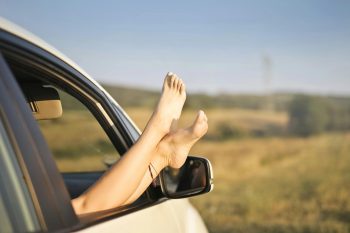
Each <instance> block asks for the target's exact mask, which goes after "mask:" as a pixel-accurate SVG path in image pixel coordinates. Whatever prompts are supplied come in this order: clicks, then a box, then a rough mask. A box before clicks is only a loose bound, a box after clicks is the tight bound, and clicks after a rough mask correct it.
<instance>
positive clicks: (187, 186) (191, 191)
mask: <svg viewBox="0 0 350 233" xmlns="http://www.w3.org/2000/svg"><path fill="white" fill-rule="evenodd" d="M159 179H160V186H161V189H162V193H163V195H164V196H165V197H168V198H171V199H177V198H185V197H190V196H196V195H200V194H203V193H207V192H210V191H211V190H212V189H213V187H214V184H213V171H212V167H211V164H210V161H209V160H208V159H206V158H202V157H195V156H188V157H187V160H186V162H185V164H184V165H183V166H182V167H181V168H179V169H174V168H171V167H166V168H165V169H163V170H162V172H161V173H160V176H159Z"/></svg>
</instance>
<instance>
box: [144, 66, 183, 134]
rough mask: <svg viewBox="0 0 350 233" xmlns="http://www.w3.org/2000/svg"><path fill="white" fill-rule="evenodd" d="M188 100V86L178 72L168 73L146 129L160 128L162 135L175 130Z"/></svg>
mask: <svg viewBox="0 0 350 233" xmlns="http://www.w3.org/2000/svg"><path fill="white" fill-rule="evenodd" d="M185 100H186V88H185V84H184V83H183V81H182V80H181V79H180V78H178V77H177V75H176V74H173V73H170V72H169V73H168V74H167V75H166V77H165V79H164V83H163V88H162V95H161V97H160V99H159V102H158V104H157V107H156V109H155V111H154V112H153V114H152V116H151V119H150V120H149V122H148V124H147V126H146V129H145V130H147V129H148V128H152V130H154V126H156V128H158V129H160V131H161V134H162V137H163V136H165V135H166V134H167V133H169V132H170V131H174V130H175V128H176V125H177V121H178V120H179V118H180V115H181V111H182V107H183V105H184V103H185ZM150 126H152V127H150Z"/></svg>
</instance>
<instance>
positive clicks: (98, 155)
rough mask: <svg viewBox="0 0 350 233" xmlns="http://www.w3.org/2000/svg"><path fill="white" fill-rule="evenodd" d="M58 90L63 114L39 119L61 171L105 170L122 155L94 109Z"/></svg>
mask: <svg viewBox="0 0 350 233" xmlns="http://www.w3.org/2000/svg"><path fill="white" fill-rule="evenodd" d="M56 90H57V89H56ZM57 91H58V93H59V96H60V99H61V104H62V110H63V113H62V116H61V117H60V118H56V119H50V120H39V121H38V123H39V125H40V128H41V130H42V132H43V134H44V136H45V139H46V141H47V143H48V145H49V147H50V148H51V151H52V153H53V155H54V158H55V160H56V162H57V165H58V167H59V169H60V171H61V172H83V171H84V172H87V171H101V170H105V169H106V168H107V164H112V163H113V162H115V161H116V160H117V159H118V158H119V157H120V156H119V153H118V152H117V151H116V149H115V147H114V146H113V144H112V143H111V141H110V140H109V138H108V136H107V135H106V133H105V131H104V130H103V129H102V127H101V125H100V124H99V123H98V121H97V120H96V119H95V117H94V116H93V115H92V113H91V112H90V111H89V110H88V109H87V108H86V107H85V106H84V105H83V104H82V103H81V102H80V101H79V100H77V99H76V98H75V97H73V96H71V95H69V94H67V93H66V92H63V91H60V90H57Z"/></svg>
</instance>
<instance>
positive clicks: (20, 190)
mask: <svg viewBox="0 0 350 233" xmlns="http://www.w3.org/2000/svg"><path fill="white" fill-rule="evenodd" d="M0 219H1V227H0V232H34V231H39V229H40V227H39V222H38V219H37V217H36V214H35V210H34V206H33V203H32V201H31V197H30V194H29V191H28V188H27V186H26V183H25V182H24V180H23V174H22V172H21V169H20V167H19V164H18V162H17V160H16V155H15V153H14V151H13V149H12V146H11V144H10V140H9V138H8V136H7V134H6V131H5V129H4V127H3V124H2V123H1V121H0Z"/></svg>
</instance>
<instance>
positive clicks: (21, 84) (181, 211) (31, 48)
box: [0, 18, 213, 233]
mask: <svg viewBox="0 0 350 233" xmlns="http://www.w3.org/2000/svg"><path fill="white" fill-rule="evenodd" d="M78 113H79V114H80V115H79V116H78V115H76V114H78ZM43 119H45V120H43ZM139 135H140V131H139V130H138V129H137V127H136V126H135V125H134V124H133V123H132V121H131V120H130V119H129V117H128V116H127V114H126V113H125V112H124V111H123V109H122V108H121V107H120V106H119V105H118V103H117V102H116V101H115V100H114V99H113V98H112V97H111V96H110V95H109V94H108V93H107V92H106V91H105V90H104V89H103V88H102V87H101V86H100V85H99V84H98V83H97V82H96V81H95V80H93V79H92V78H91V77H90V76H89V75H88V74H86V72H84V71H83V70H82V69H81V68H80V67H79V66H77V65H76V64H75V63H73V62H72V61H71V60H70V59H68V58H66V57H65V56H64V55H62V54H61V53H60V52H58V51H57V50H55V49H54V48H52V47H51V46H49V45H48V44H46V43H45V42H44V41H42V40H40V39H39V38H37V37H35V36H33V35H32V34H30V33H28V32H26V31H25V30H23V29H21V28H19V27H18V26H16V25H14V24H12V23H10V22H8V21H6V20H4V19H1V18H0V222H1V224H0V232H70V231H79V232H181V233H183V232H207V229H206V227H205V224H204V223H203V220H202V219H201V217H200V215H199V214H198V212H197V211H196V210H195V209H194V208H193V207H192V205H191V204H190V203H189V202H188V200H187V199H186V197H189V196H194V195H199V194H203V193H207V192H209V191H210V190H211V189H212V187H213V185H212V172H211V166H210V162H209V161H208V160H206V159H204V158H200V157H191V156H190V157H189V158H188V159H187V161H186V163H185V165H184V166H183V167H182V168H181V169H180V170H177V171H175V170H171V169H169V168H167V169H165V170H164V171H163V172H162V173H161V174H160V176H159V182H158V184H152V185H150V186H149V188H148V189H147V190H146V191H145V193H144V194H143V195H142V196H141V197H140V198H139V199H138V200H137V201H135V202H134V203H132V204H130V205H126V206H122V207H119V208H115V209H110V210H106V211H101V212H96V213H92V214H86V215H83V216H77V215H76V214H75V212H74V210H73V208H72V205H71V198H74V197H76V196H79V195H80V194H81V193H82V192H84V191H85V190H86V189H87V188H88V187H89V186H90V185H91V184H93V183H94V182H95V181H96V180H97V179H98V178H99V177H100V176H101V175H102V174H103V172H104V170H105V167H107V166H108V165H111V164H112V163H113V162H115V161H116V160H117V159H118V156H122V154H123V153H124V152H125V151H127V150H128V148H130V147H131V146H132V145H133V143H134V142H135V141H136V140H137V138H138V137H139ZM104 164H105V165H106V166H105V165H104ZM104 166H105V167H104ZM82 167H83V169H82ZM79 169H80V170H79ZM198 171H199V172H198ZM181 198H183V199H181Z"/></svg>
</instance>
